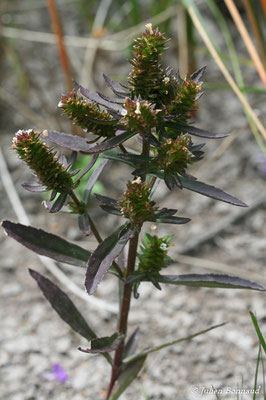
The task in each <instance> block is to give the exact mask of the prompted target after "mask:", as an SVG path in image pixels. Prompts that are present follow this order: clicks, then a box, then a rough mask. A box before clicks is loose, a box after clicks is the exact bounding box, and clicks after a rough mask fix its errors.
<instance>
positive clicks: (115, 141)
mask: <svg viewBox="0 0 266 400" xmlns="http://www.w3.org/2000/svg"><path fill="white" fill-rule="evenodd" d="M117 132H119V134H118V135H117V136H115V137H112V138H111V139H108V140H105V141H104V142H101V143H99V144H96V145H95V146H92V147H90V148H89V149H88V150H86V151H84V150H82V153H85V154H93V153H101V152H103V151H105V150H109V149H113V148H114V147H116V146H118V145H119V144H121V143H123V142H125V141H126V140H128V139H130V138H131V137H132V136H134V135H136V132H131V131H117ZM121 132H122V133H121Z"/></svg>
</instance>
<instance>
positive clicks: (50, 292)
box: [29, 269, 97, 340]
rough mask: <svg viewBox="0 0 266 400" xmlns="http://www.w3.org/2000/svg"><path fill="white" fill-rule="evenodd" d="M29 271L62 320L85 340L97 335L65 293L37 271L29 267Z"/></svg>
mask: <svg viewBox="0 0 266 400" xmlns="http://www.w3.org/2000/svg"><path fill="white" fill-rule="evenodd" d="M29 272H30V275H31V276H32V278H33V279H35V281H36V282H37V284H38V286H39V288H40V289H41V291H42V293H43V294H44V296H45V297H46V299H47V300H48V301H49V302H50V304H51V306H52V307H53V309H54V310H55V311H56V312H57V314H59V316H60V317H61V318H62V320H63V321H65V322H66V323H67V324H68V325H69V326H71V328H72V329H73V330H74V331H75V332H77V333H79V334H80V335H81V336H83V337H84V338H86V339H87V340H92V339H95V338H96V337H97V336H96V334H95V332H94V331H93V330H92V329H91V328H90V327H89V325H88V324H87V322H86V321H85V319H84V318H83V316H82V315H81V314H80V312H79V311H78V309H77V308H76V306H75V305H74V304H73V302H72V300H70V298H69V297H68V296H67V295H66V293H64V292H63V291H62V290H61V289H60V288H59V287H58V286H57V285H55V284H54V283H53V282H52V281H50V280H49V279H47V278H45V277H44V276H43V275H41V274H39V273H38V272H37V271H34V270H32V269H29Z"/></svg>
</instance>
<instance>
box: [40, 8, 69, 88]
mask: <svg viewBox="0 0 266 400" xmlns="http://www.w3.org/2000/svg"><path fill="white" fill-rule="evenodd" d="M46 2H47V7H48V11H49V14H50V18H51V22H52V27H53V31H54V33H55V35H56V39H57V47H58V54H59V58H60V62H61V67H62V70H63V71H64V74H65V80H66V86H67V88H68V90H72V88H73V83H72V74H71V68H70V63H69V60H68V56H67V51H66V47H65V43H64V37H63V33H62V28H61V24H60V19H59V15H58V12H57V9H56V4H55V1H54V0H46Z"/></svg>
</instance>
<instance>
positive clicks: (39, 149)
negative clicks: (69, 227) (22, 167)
mask: <svg viewBox="0 0 266 400" xmlns="http://www.w3.org/2000/svg"><path fill="white" fill-rule="evenodd" d="M40 135H41V132H39V131H34V130H32V129H29V130H19V131H18V132H17V133H16V135H15V137H14V138H13V144H12V147H13V149H14V150H15V151H16V153H17V154H18V155H19V157H20V158H21V159H22V160H23V161H25V163H26V164H28V166H29V167H30V168H31V169H32V170H33V171H34V173H35V174H36V176H37V177H38V179H39V181H40V183H41V184H42V185H43V186H45V187H46V188H47V190H56V191H57V192H59V193H69V192H70V191H71V190H72V188H73V182H72V179H71V177H70V175H69V173H68V172H67V170H66V168H65V166H64V165H62V164H61V163H60V162H59V161H58V160H57V158H56V157H55V153H54V152H53V151H52V150H51V149H49V148H48V147H47V146H46V144H45V143H44V142H43V141H42V140H41V139H40Z"/></svg>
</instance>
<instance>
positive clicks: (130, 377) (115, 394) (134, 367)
mask: <svg viewBox="0 0 266 400" xmlns="http://www.w3.org/2000/svg"><path fill="white" fill-rule="evenodd" d="M145 360H146V356H143V357H139V358H138V359H137V360H133V361H132V362H131V363H128V364H126V365H125V367H124V370H123V372H122V373H121V375H120V376H119V377H118V380H117V381H116V384H115V386H114V388H113V390H112V393H111V397H110V400H117V399H118V398H119V397H120V396H121V394H122V393H123V392H124V391H125V390H126V389H127V388H128V386H129V385H130V384H131V383H132V382H133V381H134V379H135V378H136V377H137V375H138V373H139V372H140V370H141V369H142V367H143V365H144V363H145Z"/></svg>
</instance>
